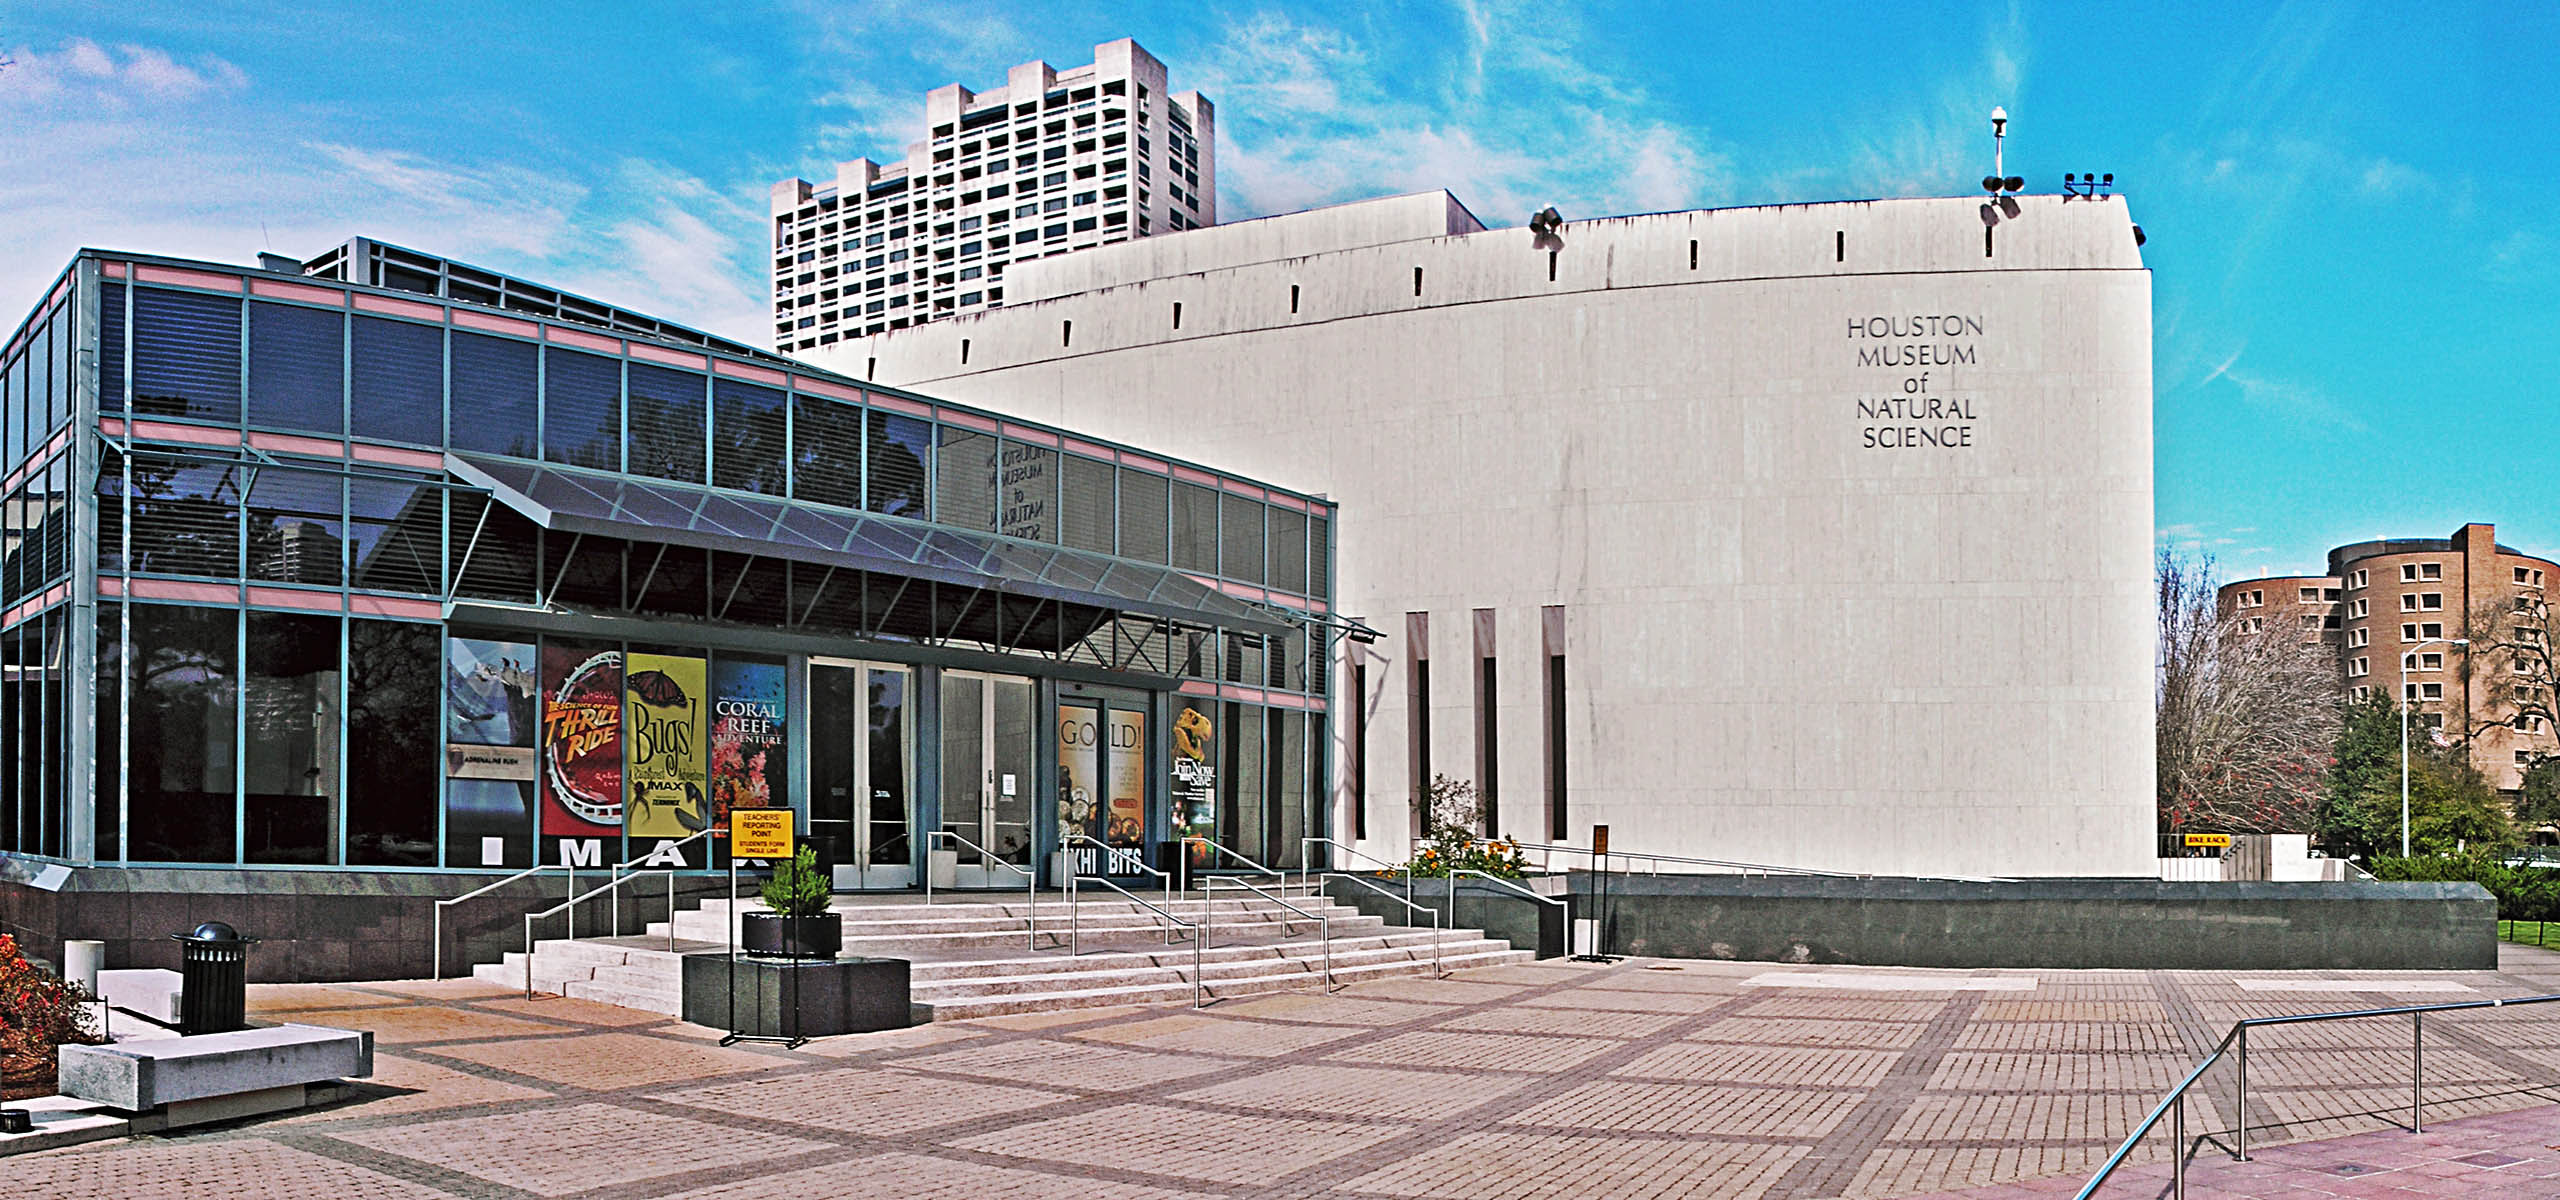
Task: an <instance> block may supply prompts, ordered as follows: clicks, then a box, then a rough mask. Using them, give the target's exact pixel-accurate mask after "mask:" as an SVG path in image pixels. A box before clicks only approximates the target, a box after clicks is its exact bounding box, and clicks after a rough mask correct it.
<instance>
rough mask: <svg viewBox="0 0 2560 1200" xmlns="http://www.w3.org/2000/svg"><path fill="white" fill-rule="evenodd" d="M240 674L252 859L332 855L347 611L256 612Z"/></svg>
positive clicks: (306, 859)
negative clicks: (342, 614) (341, 620)
mask: <svg viewBox="0 0 2560 1200" xmlns="http://www.w3.org/2000/svg"><path fill="white" fill-rule="evenodd" d="M248 630H249V640H248V651H247V654H246V656H245V659H244V664H243V665H244V668H245V669H244V670H242V672H241V684H242V689H241V704H242V706H243V716H244V724H245V725H246V726H247V732H246V735H245V738H244V740H243V741H242V743H241V747H240V749H241V756H242V758H243V760H244V762H243V766H244V768H245V772H244V773H245V776H246V779H247V788H246V791H245V794H244V799H245V801H246V803H245V804H244V805H243V806H242V807H243V809H244V813H243V815H244V817H245V819H246V822H247V826H246V829H245V830H244V833H245V834H246V837H245V852H246V855H247V860H248V861H250V862H253V863H325V862H333V861H335V860H336V858H337V851H338V746H337V742H338V730H339V729H340V727H341V725H342V723H343V720H344V718H343V717H342V715H341V712H340V708H339V704H338V618H336V617H321V616H310V615H305V614H301V613H271V612H252V613H250V614H248Z"/></svg>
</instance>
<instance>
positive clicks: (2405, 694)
mask: <svg viewBox="0 0 2560 1200" xmlns="http://www.w3.org/2000/svg"><path fill="white" fill-rule="evenodd" d="M2439 642H2441V643H2443V644H2444V645H2447V646H2468V645H2470V644H2471V639H2469V638H2428V639H2427V640H2425V641H2423V642H2420V643H2418V644H2417V645H2415V646H2404V647H2402V648H2401V650H2400V857H2402V858H2407V857H2409V709H2410V707H2411V706H2412V702H2411V699H2410V696H2409V660H2410V659H2413V658H2416V657H2417V656H2418V651H2420V650H2424V649H2426V648H2427V647H2429V646H2433V645H2436V644H2437V643H2439Z"/></svg>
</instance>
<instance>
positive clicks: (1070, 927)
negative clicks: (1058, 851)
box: [1067, 871, 1206, 1008]
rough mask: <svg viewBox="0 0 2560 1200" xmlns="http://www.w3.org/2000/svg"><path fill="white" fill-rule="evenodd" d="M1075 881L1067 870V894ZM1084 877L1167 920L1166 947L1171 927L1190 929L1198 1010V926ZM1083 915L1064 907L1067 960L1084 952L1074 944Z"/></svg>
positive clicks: (1100, 879)
mask: <svg viewBox="0 0 2560 1200" xmlns="http://www.w3.org/2000/svg"><path fill="white" fill-rule="evenodd" d="M1078 878H1079V876H1078V875H1077V874H1076V873H1075V872H1073V871H1070V872H1068V873H1067V887H1068V889H1069V892H1070V894H1072V893H1073V890H1074V888H1075V886H1076V883H1077V880H1078ZM1083 878H1088V879H1091V880H1092V881H1093V882H1095V883H1098V884H1101V885H1102V886H1104V887H1107V888H1110V889H1111V890H1112V891H1115V892H1118V893H1120V894H1121V895H1123V896H1127V897H1128V898H1129V901H1130V903H1133V904H1136V905H1137V906H1138V907H1140V908H1143V909H1146V910H1147V911H1149V912H1152V913H1154V914H1155V915H1157V916H1159V917H1162V918H1164V919H1165V920H1166V921H1169V922H1171V923H1172V924H1169V925H1167V926H1165V930H1164V944H1165V945H1168V946H1170V945H1172V944H1173V928H1174V926H1175V925H1179V926H1181V927H1182V928H1184V929H1188V930H1191V931H1192V936H1191V1007H1193V1008H1198V1007H1200V943H1201V942H1203V941H1204V940H1206V939H1205V938H1204V937H1202V936H1201V934H1200V932H1199V931H1200V927H1199V926H1197V925H1194V924H1192V923H1191V922H1189V921H1185V920H1183V919H1182V918H1180V917H1177V916H1175V915H1173V914H1172V913H1170V912H1167V911H1165V910H1164V909H1161V908H1157V907H1156V906H1155V905H1153V904H1149V903H1147V901H1146V900H1145V899H1143V898H1142V897H1140V896H1139V895H1138V894H1137V893H1136V892H1133V891H1130V890H1129V889H1127V888H1124V887H1122V886H1120V885H1119V884H1116V883H1113V882H1111V881H1110V880H1108V879H1105V878H1103V877H1102V876H1099V875H1092V876H1084V877H1083ZM1083 916H1084V914H1083V913H1081V912H1079V911H1077V906H1076V905H1073V904H1069V905H1068V906H1067V957H1069V958H1074V957H1075V956H1076V955H1078V954H1080V953H1083V951H1082V950H1080V949H1079V948H1078V947H1077V945H1076V940H1077V938H1078V936H1079V935H1081V934H1082V933H1083V930H1084V920H1083Z"/></svg>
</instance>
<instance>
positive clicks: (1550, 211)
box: [1529, 204, 1564, 236]
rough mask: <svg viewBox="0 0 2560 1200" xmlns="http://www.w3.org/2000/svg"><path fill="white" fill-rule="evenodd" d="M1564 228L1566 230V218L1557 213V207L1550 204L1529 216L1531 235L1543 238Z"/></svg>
mask: <svg viewBox="0 0 2560 1200" xmlns="http://www.w3.org/2000/svg"><path fill="white" fill-rule="evenodd" d="M1562 228H1564V216H1563V214H1561V213H1558V212H1557V211H1556V206H1555V205H1552V204H1550V205H1548V206H1546V207H1545V208H1541V209H1539V210H1538V211H1537V212H1535V213H1532V214H1530V216H1529V232H1531V233H1534V234H1539V235H1541V236H1543V235H1546V234H1550V233H1554V232H1555V231H1557V230H1559V229H1562Z"/></svg>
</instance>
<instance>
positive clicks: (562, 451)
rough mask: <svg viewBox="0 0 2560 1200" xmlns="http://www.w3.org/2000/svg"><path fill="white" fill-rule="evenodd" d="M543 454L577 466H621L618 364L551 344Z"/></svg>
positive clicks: (546, 370)
mask: <svg viewBox="0 0 2560 1200" xmlns="http://www.w3.org/2000/svg"><path fill="white" fill-rule="evenodd" d="M543 361H544V374H545V378H544V380H543V390H542V456H543V457H544V458H546V459H549V460H551V461H552V462H556V463H567V464H569V465H571V466H577V467H598V468H602V469H604V470H608V471H610V470H617V469H619V468H620V467H621V466H622V364H621V362H620V361H618V360H616V359H610V358H604V357H601V356H598V355H594V354H581V353H579V352H577V351H575V350H562V349H560V348H558V347H552V348H551V349H550V351H549V353H548V354H547V355H546V356H545V358H544V360H543Z"/></svg>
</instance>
